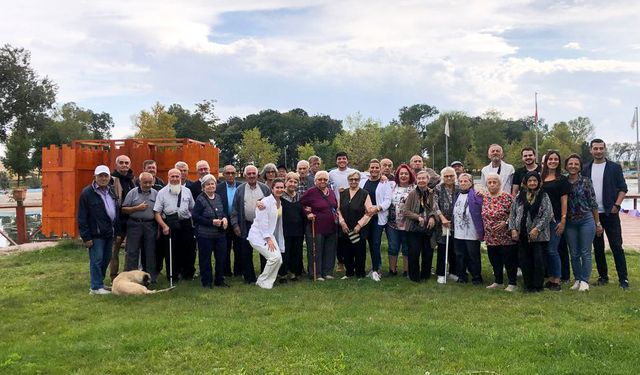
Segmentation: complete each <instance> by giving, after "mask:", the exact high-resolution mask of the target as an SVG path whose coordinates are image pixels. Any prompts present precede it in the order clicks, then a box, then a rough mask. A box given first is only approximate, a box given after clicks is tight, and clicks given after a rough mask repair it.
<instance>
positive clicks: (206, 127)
mask: <svg viewBox="0 0 640 375" xmlns="http://www.w3.org/2000/svg"><path fill="white" fill-rule="evenodd" d="M214 103H215V101H213V100H205V101H203V102H202V103H198V104H196V110H195V112H194V113H191V112H190V111H189V110H187V109H184V108H182V106H181V105H180V104H172V105H171V106H170V107H169V109H168V111H167V112H168V113H169V114H172V115H174V116H176V123H175V125H174V128H175V130H176V137H177V138H191V139H195V140H198V141H202V142H210V141H211V139H213V137H214V128H215V125H216V123H217V122H218V120H219V119H218V117H217V116H216V115H215V113H214V112H213V111H214V108H215V106H214Z"/></svg>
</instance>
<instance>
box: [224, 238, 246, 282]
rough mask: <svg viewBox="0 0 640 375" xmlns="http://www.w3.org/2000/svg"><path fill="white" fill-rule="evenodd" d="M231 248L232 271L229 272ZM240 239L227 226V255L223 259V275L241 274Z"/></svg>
mask: <svg viewBox="0 0 640 375" xmlns="http://www.w3.org/2000/svg"><path fill="white" fill-rule="evenodd" d="M232 249H233V273H231V250H232ZM241 251H242V241H241V239H240V237H238V236H236V234H235V233H233V228H231V227H229V228H227V256H226V258H225V261H224V274H225V276H231V275H233V276H240V275H242V255H241Z"/></svg>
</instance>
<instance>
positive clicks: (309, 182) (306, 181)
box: [296, 160, 314, 196]
mask: <svg viewBox="0 0 640 375" xmlns="http://www.w3.org/2000/svg"><path fill="white" fill-rule="evenodd" d="M296 171H297V172H298V176H300V181H299V182H298V189H297V190H298V194H300V196H302V194H304V192H305V191H307V189H309V188H310V187H313V185H314V181H313V176H312V175H311V174H309V162H308V161H306V160H300V161H299V162H298V164H297V166H296Z"/></svg>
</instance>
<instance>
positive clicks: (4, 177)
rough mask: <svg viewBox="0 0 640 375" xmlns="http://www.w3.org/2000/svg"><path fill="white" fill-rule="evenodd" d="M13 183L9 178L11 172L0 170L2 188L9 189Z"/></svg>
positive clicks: (0, 187)
mask: <svg viewBox="0 0 640 375" xmlns="http://www.w3.org/2000/svg"><path fill="white" fill-rule="evenodd" d="M10 185H11V179H10V178H9V173H7V172H6V171H1V172H0V189H8V188H9V186H10Z"/></svg>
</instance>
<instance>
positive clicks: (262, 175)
mask: <svg viewBox="0 0 640 375" xmlns="http://www.w3.org/2000/svg"><path fill="white" fill-rule="evenodd" d="M271 171H274V172H278V167H276V165H275V164H273V163H267V164H265V165H264V167H262V171H260V178H262V179H263V180H266V179H267V172H271Z"/></svg>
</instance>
